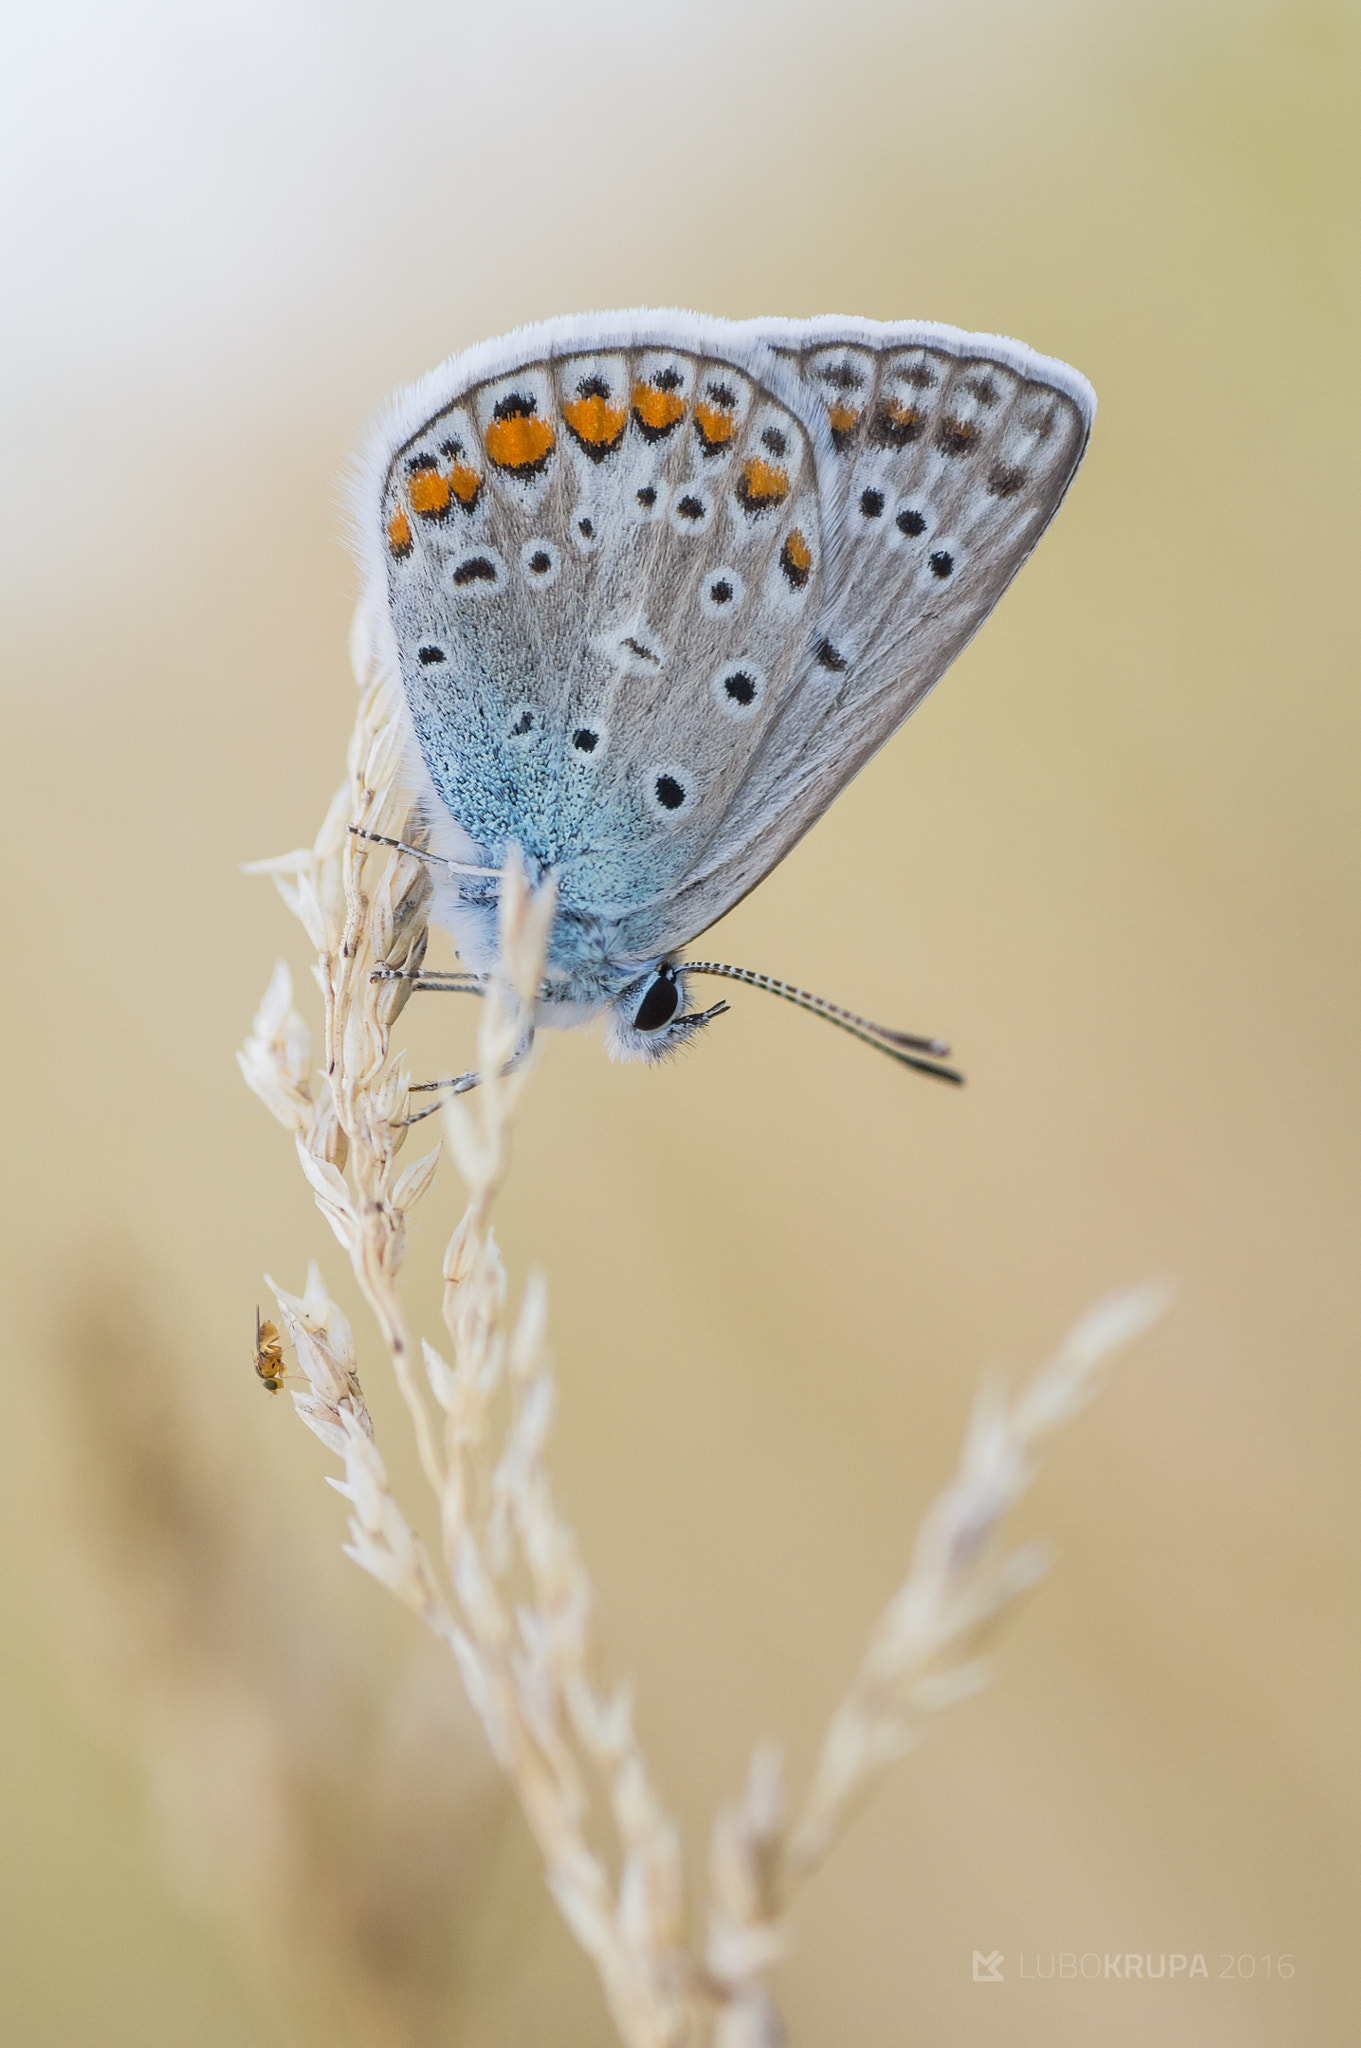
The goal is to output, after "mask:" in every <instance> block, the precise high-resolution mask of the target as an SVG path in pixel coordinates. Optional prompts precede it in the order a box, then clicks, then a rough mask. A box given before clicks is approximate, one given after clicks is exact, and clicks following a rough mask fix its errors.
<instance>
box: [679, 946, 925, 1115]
mask: <svg viewBox="0 0 1361 2048" xmlns="http://www.w3.org/2000/svg"><path fill="white" fill-rule="evenodd" d="M675 965H676V972H677V973H678V974H720V975H722V976H723V977H724V979H725V980H727V981H742V982H745V983H746V985H747V986H748V988H763V989H765V990H766V992H767V994H769V995H772V996H781V997H783V999H784V1001H785V1002H787V1003H793V1005H794V1007H795V1009H798V1010H807V1011H809V1012H810V1013H811V1014H812V1015H813V1016H814V1017H825V1018H826V1020H827V1022H828V1023H829V1024H835V1025H836V1027H837V1029H838V1030H839V1031H847V1032H849V1033H850V1035H851V1037H852V1038H858V1039H859V1040H860V1042H861V1044H862V1045H872V1046H873V1047H874V1049H875V1051H876V1052H882V1053H887V1054H888V1057H889V1058H890V1059H892V1060H897V1061H898V1063H899V1065H901V1066H904V1067H912V1068H914V1069H915V1070H916V1072H917V1073H919V1074H934V1075H935V1077H936V1079H937V1080H938V1081H952V1082H953V1083H954V1084H955V1086H956V1087H957V1088H962V1087H963V1085H964V1076H963V1075H962V1074H961V1073H958V1072H957V1071H956V1069H955V1068H954V1067H943V1066H940V1065H938V1064H937V1062H938V1061H939V1060H940V1059H942V1058H943V1057H944V1056H945V1055H946V1054H947V1053H948V1052H949V1050H950V1048H949V1046H948V1045H946V1044H945V1043H944V1041H943V1040H941V1039H939V1038H918V1037H916V1036H914V1034H913V1033H912V1032H910V1031H890V1030H889V1028H888V1026H887V1025H885V1024H874V1023H872V1022H871V1021H870V1019H869V1018H868V1017H861V1016H858V1015H857V1014H856V1012H855V1011H854V1010H843V1009H842V1007H841V1005H840V1003H829V1002H828V1000H827V998H826V997H825V996H814V995H810V994H809V993H808V990H807V989H803V988H795V987H794V986H793V984H792V983H791V982H788V981H777V980H776V978H775V976H774V975H773V974H759V973H757V971H756V969H755V968H754V967H729V966H727V965H725V963H724V962H723V961H721V960H677V962H676V963H675ZM922 1054H925V1055H927V1057H925V1058H922V1057H920V1055H922Z"/></svg>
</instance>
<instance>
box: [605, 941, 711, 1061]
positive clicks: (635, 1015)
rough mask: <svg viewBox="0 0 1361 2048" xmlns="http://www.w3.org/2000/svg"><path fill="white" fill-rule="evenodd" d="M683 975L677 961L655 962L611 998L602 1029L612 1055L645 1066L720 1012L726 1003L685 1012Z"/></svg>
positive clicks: (666, 1054) (665, 1056) (676, 1047)
mask: <svg viewBox="0 0 1361 2048" xmlns="http://www.w3.org/2000/svg"><path fill="white" fill-rule="evenodd" d="M684 977H685V970H684V966H683V965H682V964H681V963H679V962H676V961H671V960H660V961H658V963H657V965H656V966H655V967H651V968H649V969H648V971H647V973H646V974H643V975H640V976H639V978H638V979H637V980H636V981H633V982H630V984H629V986H628V987H627V988H626V989H625V990H624V992H623V994H622V995H619V996H616V998H615V1000H614V1001H613V1002H612V1003H611V1005H610V1008H609V1012H608V1020H607V1024H606V1033H605V1036H606V1043H607V1045H608V1047H609V1051H610V1056H611V1058H613V1059H617V1060H643V1061H646V1062H648V1063H649V1064H655V1063H656V1062H658V1061H660V1060H664V1059H669V1058H670V1056H671V1055H672V1053H674V1052H677V1051H679V1049H680V1047H681V1046H682V1045H684V1044H686V1043H687V1042H688V1040H690V1039H691V1038H693V1037H694V1035H695V1033H696V1032H697V1031H700V1030H702V1029H703V1027H704V1026H705V1025H706V1024H708V1023H710V1022H711V1021H712V1020H713V1019H714V1018H715V1017H721V1016H722V1014H723V1012H724V1011H725V1010H726V1009H727V1007H728V1005H727V1004H726V1003H714V1004H713V1005H712V1006H711V1007H710V1008H709V1009H707V1010H698V1011H693V1010H687V1008H686V990H685V978H684Z"/></svg>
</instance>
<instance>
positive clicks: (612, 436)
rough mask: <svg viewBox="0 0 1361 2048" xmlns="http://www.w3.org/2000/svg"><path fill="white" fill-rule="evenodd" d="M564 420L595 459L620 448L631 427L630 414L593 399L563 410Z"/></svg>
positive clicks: (598, 398) (617, 406) (605, 400)
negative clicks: (629, 422) (629, 424)
mask: <svg viewBox="0 0 1361 2048" xmlns="http://www.w3.org/2000/svg"><path fill="white" fill-rule="evenodd" d="M562 416H563V418H564V419H565V420H566V422H567V424H568V426H569V427H570V428H571V430H572V432H573V433H574V434H575V435H576V437H577V439H578V441H580V442H581V444H582V446H583V447H584V448H585V449H586V450H587V452H588V453H589V454H592V455H608V453H609V451H610V450H611V448H617V447H618V446H619V443H620V440H621V439H622V437H623V432H624V428H625V427H626V426H627V425H628V411H627V409H626V407H624V406H622V405H613V404H611V402H610V400H609V399H608V398H601V397H600V396H598V395H593V396H591V397H589V398H574V399H573V400H572V402H571V404H570V405H565V406H564V407H563V408H562Z"/></svg>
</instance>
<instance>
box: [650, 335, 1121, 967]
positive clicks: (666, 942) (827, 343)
mask: <svg viewBox="0 0 1361 2048" xmlns="http://www.w3.org/2000/svg"><path fill="white" fill-rule="evenodd" d="M753 327H754V331H756V332H759V334H760V337H761V339H762V340H763V341H765V342H766V343H767V345H768V346H769V347H770V348H771V350H772V352H773V353H774V354H775V356H776V358H777V360H779V361H780V362H781V364H782V365H783V366H785V367H787V368H790V369H792V370H793V371H794V372H795V373H796V375H797V377H798V380H799V387H800V394H801V403H800V409H801V410H802V411H804V413H805V416H807V417H809V419H810V428H811V430H812V431H813V432H815V433H816V432H817V430H818V428H822V429H823V432H822V434H821V435H820V436H819V438H818V442H817V445H818V447H819V450H820V455H819V485H820V513H821V521H820V525H821V545H822V555H823V585H822V592H821V597H820V602H819V605H818V610H817V616H816V619H815V620H814V621H810V631H809V638H808V642H807V646H806V650H805V654H804V658H803V662H802V665H801V668H800V670H799V672H798V673H797V675H796V676H795V678H794V679H793V682H792V686H791V687H789V688H787V689H786V690H785V691H784V692H783V693H782V695H781V699H780V703H779V705H778V708H777V710H776V714H775V716H774V717H773V718H772V719H771V720H770V722H769V724H768V725H767V727H766V728H765V730H764V731H763V732H762V734H761V736H760V744H759V746H758V748H757V749H755V750H754V752H753V754H752V755H751V757H750V758H749V759H748V760H747V762H746V763H745V764H744V774H743V779H742V782H741V786H740V788H739V790H738V792H737V794H736V797H735V799H734V800H733V802H732V804H731V807H730V809H729V811H728V813H727V815H726V817H725V818H724V821H723V825H722V829H721V831H720V832H719V833H718V834H717V835H716V837H715V838H714V839H713V840H712V841H711V843H710V845H709V847H708V849H707V851H706V853H705V854H704V855H703V856H702V858H701V860H700V862H699V863H698V865H697V866H696V868H695V869H694V870H693V871H692V872H691V874H689V875H688V876H687V877H686V879H685V881H684V883H683V885H682V886H681V888H680V889H679V890H677V891H675V892H674V893H673V894H672V895H671V896H670V897H669V898H668V899H667V900H666V901H665V902H657V903H655V904H654V905H652V906H649V908H648V909H647V910H643V911H640V913H639V914H637V915H636V916H635V917H634V918H633V919H632V920H631V921H630V924H629V928H628V936H629V938H630V940H631V942H632V943H633V944H635V945H637V946H638V947H640V948H642V949H647V948H655V949H656V950H658V951H661V950H667V949H671V948H673V947H676V946H679V945H682V944H684V943H686V942H687V941H688V940H689V939H690V938H692V937H693V936H694V935H695V934H697V933H698V932H700V931H702V930H704V929H705V927H706V926H707V925H709V924H711V923H712V922H713V921H714V919H715V918H717V917H719V916H721V915H722V914H723V912H724V911H725V910H727V909H729V908H730V907H731V906H732V904H733V903H735V902H737V901H738V900H739V898H740V897H741V896H743V895H745V894H746V892H747V891H748V890H749V889H751V888H752V887H753V886H754V885H755V884H756V882H758V881H759V880H760V879H761V877H762V876H763V875H765V874H767V873H768V872H769V870H770V869H771V868H772V867H773V866H774V865H775V864H776V862H777V861H779V860H780V859H782V858H783V856H784V855H785V854H786V853H787V852H788V851H789V849H790V847H791V846H793V845H794V843H795V841H796V840H798V839H799V838H800V837H801V836H802V834H803V833H804V832H806V831H807V829H808V827H809V826H810V825H811V824H812V823H813V822H814V821H815V820H816V819H817V818H818V817H819V816H820V815H821V813H822V812H823V811H824V810H825V809H826V807H827V805H828V804H829V803H830V802H831V801H832V799H833V798H834V797H835V796H836V795H837V793H838V792H839V791H840V790H841V789H842V788H844V787H845V785H846V783H847V782H848V781H849V780H850V779H851V777H852V776H853V775H854V774H856V772H857V771H858V770H859V769H860V768H861V767H863V765H864V764H865V762H866V761H867V760H868V759H869V757H870V756H871V755H872V754H873V753H874V752H875V751H876V750H877V749H878V748H879V747H880V746H881V745H882V744H883V742H884V741H885V740H886V739H887V738H888V737H889V735H890V734H891V733H892V732H894V731H895V730H896V728H897V727H898V726H899V725H900V724H901V723H902V721H903V720H904V718H906V717H907V715H908V713H909V712H910V711H912V710H913V709H914V708H915V707H916V705H917V704H919V703H920V702H921V699H922V698H923V697H924V696H925V695H926V693H927V691H928V690H930V689H931V687H932V686H933V684H935V683H936V682H937V681H938V680H939V679H940V677H941V675H942V674H943V673H944V671H945V669H946V668H947V667H948V666H949V664H950V663H951V662H952V661H953V660H954V658H955V656H956V655H957V654H958V653H959V652H960V650H961V649H962V648H963V647H964V646H965V644H966V643H967V642H968V640H969V639H970V638H971V637H972V636H973V634H974V633H975V632H976V631H977V630H978V627H979V626H980V625H981V624H982V622H983V620H984V619H985V618H986V617H987V615H988V613H989V612H990V611H991V610H992V608H993V606H994V605H995V604H996V603H997V601H998V599H999V598H1000V597H1001V595H1002V593H1003V591H1004V590H1005V589H1006V587H1007V585H1008V584H1009V583H1010V581H1011V579H1012V577H1013V576H1014V575H1015V574H1016V572H1017V570H1018V569H1019V568H1020V566H1021V564H1022V562H1023V561H1024V560H1025V558H1026V556H1027V555H1028V554H1029V553H1030V551H1031V549H1032V548H1033V547H1034V546H1035V544H1036V542H1037V541H1038V540H1039V538H1040V535H1041V534H1042V533H1043V532H1044V529H1045V527H1046V526H1047V525H1048V524H1049V521H1050V520H1051V519H1052V518H1053V516H1054V513H1055V512H1056V511H1057V509H1058V506H1059V504H1060V502H1061V500H1062V498H1063V495H1064V492H1065V491H1066V490H1067V488H1068V485H1069V483H1070V482H1071V481H1072V478H1073V475H1074V473H1075V471H1076V469H1077V466H1078V464H1079V462H1080V461H1081V459H1082V454H1083V451H1084V448H1085V446H1086V442H1087V436H1088V433H1089V430H1090V426H1091V421H1092V416H1093V413H1094V411H1095V396H1094V394H1093V392H1092V390H1091V387H1090V386H1089V385H1088V384H1087V382H1086V380H1085V379H1084V378H1082V377H1081V376H1080V375H1079V374H1078V373H1077V372H1076V371H1074V370H1071V369H1069V368H1068V366H1067V365H1066V364H1063V363H1059V362H1055V361H1053V360H1051V359H1048V358H1044V357H1040V356H1036V355H1034V354H1032V353H1031V351H1030V350H1028V349H1026V348H1024V347H1022V346H1021V345H1020V344H1019V343H1016V342H1010V341H1004V340H1000V339H998V338H997V337H995V336H990V335H975V334H964V333H961V332H959V331H958V330H957V329H954V328H948V327H932V326H922V325H913V326H895V327H889V326H883V325H880V324H878V323H875V322H868V321H853V320H819V321H814V322H809V323H806V324H795V323H784V324H772V323H753ZM796 402H798V401H796Z"/></svg>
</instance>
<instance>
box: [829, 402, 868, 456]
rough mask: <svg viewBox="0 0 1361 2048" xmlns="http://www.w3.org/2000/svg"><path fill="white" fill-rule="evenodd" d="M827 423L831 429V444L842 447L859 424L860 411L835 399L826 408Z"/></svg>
mask: <svg viewBox="0 0 1361 2048" xmlns="http://www.w3.org/2000/svg"><path fill="white" fill-rule="evenodd" d="M827 423H828V425H829V426H830V427H831V430H832V443H833V446H834V447H837V448H844V447H845V445H846V443H847V442H848V441H849V440H850V438H851V435H852V434H853V433H854V432H855V430H856V428H857V427H858V426H859V425H860V413H859V411H858V409H857V408H856V407H855V406H853V405H845V404H843V403H842V401H841V400H840V399H837V400H835V401H834V402H833V403H832V404H831V405H829V406H828V408H827Z"/></svg>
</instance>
